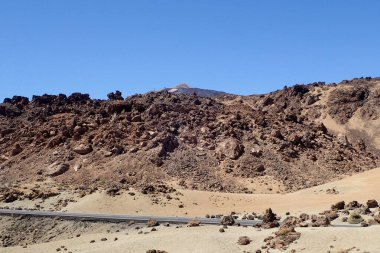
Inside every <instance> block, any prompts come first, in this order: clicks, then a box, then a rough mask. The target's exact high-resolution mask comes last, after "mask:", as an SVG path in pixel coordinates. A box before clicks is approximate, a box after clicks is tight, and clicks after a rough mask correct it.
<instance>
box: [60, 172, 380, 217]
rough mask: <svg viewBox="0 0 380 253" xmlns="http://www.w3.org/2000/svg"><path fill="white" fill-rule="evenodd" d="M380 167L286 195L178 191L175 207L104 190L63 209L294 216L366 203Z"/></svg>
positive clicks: (375, 189) (373, 191) (376, 193)
mask: <svg viewBox="0 0 380 253" xmlns="http://www.w3.org/2000/svg"><path fill="white" fill-rule="evenodd" d="M379 178H380V168H376V169H373V170H369V171H366V172H363V173H359V174H355V175H353V176H349V177H346V178H344V179H342V180H338V181H335V182H331V183H327V184H323V185H319V186H316V187H312V188H309V189H305V190H300V191H297V192H294V193H286V194H235V193H217V192H205V191H190V190H179V192H180V193H181V194H183V196H181V195H179V196H178V197H179V198H180V201H181V202H182V203H183V204H184V206H185V208H183V209H182V208H178V204H179V203H180V202H179V201H175V200H173V201H170V202H166V204H165V205H163V204H152V201H151V199H150V198H149V197H148V196H147V195H143V194H139V193H136V195H135V196H130V195H129V194H127V193H125V194H122V195H119V196H116V197H110V196H108V195H106V194H105V193H95V194H91V195H88V196H85V197H84V198H82V199H79V200H78V202H75V203H69V205H68V206H67V207H66V208H65V209H64V210H66V211H70V212H91V213H120V214H123V213H126V214H136V213H137V214H144V215H168V216H191V217H195V216H197V217H204V216H205V215H206V214H229V213H231V212H232V211H234V212H237V213H244V212H249V213H251V212H263V211H264V210H265V209H266V208H268V207H271V208H272V209H273V210H274V211H275V212H276V213H279V214H281V215H283V214H284V213H285V212H290V213H291V214H292V215H297V214H300V213H302V212H306V213H318V212H321V211H324V210H327V209H329V208H330V206H331V205H332V204H333V203H336V202H338V201H341V200H344V201H346V202H350V201H352V200H356V201H359V202H360V203H365V202H366V201H367V200H368V199H380V192H379V190H378V181H379ZM328 189H335V190H336V191H337V192H338V193H337V194H328V193H327V192H326V191H327V190H328Z"/></svg>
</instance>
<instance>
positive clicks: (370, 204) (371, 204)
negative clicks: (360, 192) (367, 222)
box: [367, 199, 379, 208]
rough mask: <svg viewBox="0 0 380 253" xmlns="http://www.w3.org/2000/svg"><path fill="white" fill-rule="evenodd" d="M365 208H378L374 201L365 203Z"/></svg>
mask: <svg viewBox="0 0 380 253" xmlns="http://www.w3.org/2000/svg"><path fill="white" fill-rule="evenodd" d="M367 206H368V208H375V207H379V203H377V201H376V200H375V199H370V200H368V201H367Z"/></svg>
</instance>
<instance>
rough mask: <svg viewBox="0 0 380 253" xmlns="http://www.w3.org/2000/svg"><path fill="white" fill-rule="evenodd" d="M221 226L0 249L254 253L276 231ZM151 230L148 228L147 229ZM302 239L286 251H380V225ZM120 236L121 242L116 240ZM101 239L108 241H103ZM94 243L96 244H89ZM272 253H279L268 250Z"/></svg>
mask: <svg viewBox="0 0 380 253" xmlns="http://www.w3.org/2000/svg"><path fill="white" fill-rule="evenodd" d="M218 229H219V228H218V227H215V226H202V227H198V228H188V227H183V228H178V229H177V228H174V227H170V228H164V227H159V228H158V231H156V232H150V233H149V234H137V232H134V233H129V234H128V235H126V234H125V233H119V234H117V233H115V234H112V235H110V234H92V235H85V236H82V237H79V238H74V239H70V240H61V241H54V242H49V243H43V244H38V245H30V246H28V248H25V249H24V248H21V247H12V248H3V249H1V248H0V252H1V253H19V252H20V253H24V252H25V253H37V252H56V248H59V247H61V246H65V247H66V248H67V251H63V250H61V252H69V251H71V252H82V253H92V252H94V253H97V252H99V253H103V252H115V253H129V252H131V253H132V252H133V253H140V252H141V253H145V252H146V251H147V250H148V249H160V250H166V251H167V252H169V253H173V252H183V253H195V252H199V253H213V252H218V253H231V252H244V251H246V252H255V251H256V250H257V249H260V247H261V246H262V245H264V243H263V240H264V238H265V237H267V236H269V235H270V234H272V233H273V232H274V230H273V229H272V230H262V231H257V229H255V228H242V227H240V228H238V227H230V228H228V229H226V232H225V233H220V232H219V231H218ZM145 231H149V229H147V228H146V229H145ZM297 231H299V232H301V238H300V239H299V240H298V241H297V243H295V244H293V245H292V246H291V247H290V248H289V249H288V250H287V251H286V252H289V251H290V250H291V249H295V250H296V252H310V253H313V252H315V253H320V252H328V250H330V252H339V251H341V250H347V249H351V248H353V247H355V249H354V250H352V251H351V252H372V253H373V252H380V242H379V233H380V226H372V227H368V228H361V227H359V228H333V227H327V228H298V229H297ZM242 235H246V236H248V237H250V239H251V240H252V242H251V244H249V245H246V246H241V245H238V244H237V243H236V242H237V239H238V238H239V237H240V236H242ZM115 237H117V238H118V240H117V241H114V238H115ZM101 238H107V239H108V240H107V241H106V242H101V241H100V239H101ZM91 240H95V243H90V241H91ZM269 252H279V251H277V250H269Z"/></svg>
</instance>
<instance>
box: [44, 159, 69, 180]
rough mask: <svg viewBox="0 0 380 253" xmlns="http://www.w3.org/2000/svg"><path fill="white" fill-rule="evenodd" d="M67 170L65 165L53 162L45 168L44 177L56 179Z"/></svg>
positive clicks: (67, 166)
mask: <svg viewBox="0 0 380 253" xmlns="http://www.w3.org/2000/svg"><path fill="white" fill-rule="evenodd" d="M69 168H70V166H69V165H68V164H66V163H59V162H55V163H53V164H51V165H49V166H48V167H47V169H46V175H48V176H50V177H56V176H59V175H62V174H63V173H65V172H66V171H68V170H69Z"/></svg>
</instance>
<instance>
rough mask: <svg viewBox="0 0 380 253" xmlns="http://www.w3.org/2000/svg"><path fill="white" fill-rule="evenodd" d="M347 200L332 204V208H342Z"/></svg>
mask: <svg viewBox="0 0 380 253" xmlns="http://www.w3.org/2000/svg"><path fill="white" fill-rule="evenodd" d="M345 204H346V203H345V202H344V201H339V202H337V203H335V204H334V205H332V206H331V209H332V210H342V209H344V207H345Z"/></svg>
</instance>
